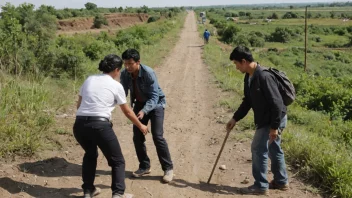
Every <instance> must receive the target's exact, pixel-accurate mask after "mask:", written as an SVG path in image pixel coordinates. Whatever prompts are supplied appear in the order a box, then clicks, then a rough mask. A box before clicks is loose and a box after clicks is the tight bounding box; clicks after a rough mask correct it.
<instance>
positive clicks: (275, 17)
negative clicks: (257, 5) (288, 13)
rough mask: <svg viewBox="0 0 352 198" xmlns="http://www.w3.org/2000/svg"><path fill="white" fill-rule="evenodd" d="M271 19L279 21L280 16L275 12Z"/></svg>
mask: <svg viewBox="0 0 352 198" xmlns="http://www.w3.org/2000/svg"><path fill="white" fill-rule="evenodd" d="M270 18H271V19H279V15H278V14H277V13H276V12H274V13H273V14H272V15H271V17H270Z"/></svg>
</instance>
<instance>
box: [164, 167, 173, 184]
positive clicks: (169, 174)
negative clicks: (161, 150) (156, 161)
mask: <svg viewBox="0 0 352 198" xmlns="http://www.w3.org/2000/svg"><path fill="white" fill-rule="evenodd" d="M173 177H174V171H173V170H172V169H171V170H167V171H165V172H164V177H163V181H164V182H165V183H169V182H171V181H172V178H173Z"/></svg>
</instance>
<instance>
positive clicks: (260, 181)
mask: <svg viewBox="0 0 352 198" xmlns="http://www.w3.org/2000/svg"><path fill="white" fill-rule="evenodd" d="M230 60H231V61H233V62H234V64H235V65H236V69H237V70H239V71H240V72H242V73H244V74H245V77H244V98H243V101H242V104H241V105H240V107H239V108H238V109H237V111H236V112H235V113H234V115H233V117H232V118H231V119H230V121H229V122H228V123H227V125H226V129H227V130H228V131H229V130H232V128H233V127H234V126H235V125H236V123H237V122H238V121H240V120H241V119H242V118H244V117H245V116H246V115H247V113H248V111H249V110H250V109H251V108H252V109H253V112H254V122H255V125H256V131H255V134H254V137H253V141H252V145H251V152H252V174H253V177H254V180H255V182H254V184H253V185H251V186H249V187H247V188H243V189H241V191H242V193H244V194H255V195H268V193H269V190H268V189H269V188H270V189H280V190H288V189H289V186H288V177H287V172H286V164H285V159H284V153H283V150H282V149H281V146H280V143H281V133H282V131H283V129H284V128H285V127H286V123H287V115H286V111H287V108H286V106H285V104H286V105H288V103H287V102H285V104H284V100H283V96H282V94H283V93H282V85H281V83H280V82H279V79H278V78H277V77H276V76H275V75H274V74H273V73H271V72H270V71H269V70H268V69H266V68H263V67H261V66H260V65H259V63H257V62H254V59H253V56H252V54H251V52H250V50H249V49H248V48H247V47H243V46H238V47H236V48H235V49H234V50H233V52H232V53H231V55H230ZM285 101H286V100H285ZM291 102H292V101H291ZM268 155H269V157H270V159H271V171H272V173H273V174H274V180H272V181H271V182H270V183H269V182H268V180H267V168H268Z"/></svg>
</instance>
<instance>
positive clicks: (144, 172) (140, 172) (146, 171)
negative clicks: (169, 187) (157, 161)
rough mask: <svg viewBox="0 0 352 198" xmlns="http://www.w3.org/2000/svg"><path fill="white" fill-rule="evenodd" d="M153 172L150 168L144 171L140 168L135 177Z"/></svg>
mask: <svg viewBox="0 0 352 198" xmlns="http://www.w3.org/2000/svg"><path fill="white" fill-rule="evenodd" d="M150 172H151V170H150V168H147V169H142V168H139V169H138V170H137V171H136V172H134V173H133V177H140V176H142V175H146V174H149V173H150Z"/></svg>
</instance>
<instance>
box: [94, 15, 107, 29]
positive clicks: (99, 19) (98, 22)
mask: <svg viewBox="0 0 352 198" xmlns="http://www.w3.org/2000/svg"><path fill="white" fill-rule="evenodd" d="M93 24H94V27H95V28H101V26H102V25H108V21H107V20H106V18H105V17H104V16H103V15H101V14H98V15H96V16H95V18H94V22H93Z"/></svg>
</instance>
